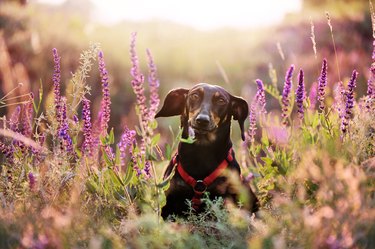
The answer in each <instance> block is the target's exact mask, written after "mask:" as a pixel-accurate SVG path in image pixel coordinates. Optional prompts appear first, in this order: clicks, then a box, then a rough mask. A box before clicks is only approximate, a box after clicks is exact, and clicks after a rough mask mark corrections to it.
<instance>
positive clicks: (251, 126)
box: [247, 95, 257, 144]
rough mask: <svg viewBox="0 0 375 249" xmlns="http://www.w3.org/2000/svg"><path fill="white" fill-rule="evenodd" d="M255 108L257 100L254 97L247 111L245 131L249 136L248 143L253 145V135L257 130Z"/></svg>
mask: <svg viewBox="0 0 375 249" xmlns="http://www.w3.org/2000/svg"><path fill="white" fill-rule="evenodd" d="M256 107H257V98H256V95H255V96H254V99H253V101H252V102H251V105H250V110H249V129H248V131H247V133H248V136H249V139H248V140H249V141H248V142H250V143H251V144H252V143H254V140H255V134H256V129H257V118H256Z"/></svg>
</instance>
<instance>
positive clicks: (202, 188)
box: [193, 180, 207, 194]
mask: <svg viewBox="0 0 375 249" xmlns="http://www.w3.org/2000/svg"><path fill="white" fill-rule="evenodd" d="M193 190H194V192H195V193H197V194H203V193H204V192H206V190H207V185H206V183H204V181H202V180H197V182H196V183H195V185H194V187H193Z"/></svg>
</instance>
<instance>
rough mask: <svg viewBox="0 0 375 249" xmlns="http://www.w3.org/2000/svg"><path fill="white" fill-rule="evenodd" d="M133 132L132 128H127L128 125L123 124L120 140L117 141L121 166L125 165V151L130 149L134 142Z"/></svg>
mask: <svg viewBox="0 0 375 249" xmlns="http://www.w3.org/2000/svg"><path fill="white" fill-rule="evenodd" d="M135 134H136V132H135V131H134V130H129V128H128V127H126V126H125V128H124V132H123V133H122V135H121V140H120V142H119V143H118V147H119V149H120V159H121V166H124V165H125V158H126V152H127V149H128V151H130V150H132V149H133V148H132V146H133V144H134V142H135Z"/></svg>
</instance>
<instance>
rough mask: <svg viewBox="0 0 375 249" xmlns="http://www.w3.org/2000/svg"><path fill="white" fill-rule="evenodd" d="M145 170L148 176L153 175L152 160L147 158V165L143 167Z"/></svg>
mask: <svg viewBox="0 0 375 249" xmlns="http://www.w3.org/2000/svg"><path fill="white" fill-rule="evenodd" d="M143 171H144V172H145V176H146V177H147V178H150V177H151V162H150V161H149V160H146V162H145V167H144V168H143Z"/></svg>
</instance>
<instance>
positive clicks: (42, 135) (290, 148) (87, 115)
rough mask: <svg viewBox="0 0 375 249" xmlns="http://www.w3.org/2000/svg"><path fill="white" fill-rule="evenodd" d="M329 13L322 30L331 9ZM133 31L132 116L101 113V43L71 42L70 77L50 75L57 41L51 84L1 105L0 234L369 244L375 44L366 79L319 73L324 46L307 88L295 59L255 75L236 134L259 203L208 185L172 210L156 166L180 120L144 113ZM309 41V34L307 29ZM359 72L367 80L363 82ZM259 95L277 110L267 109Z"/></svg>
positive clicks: (373, 233)
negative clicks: (177, 213) (168, 216)
mask: <svg viewBox="0 0 375 249" xmlns="http://www.w3.org/2000/svg"><path fill="white" fill-rule="evenodd" d="M372 17H373V18H374V13H372ZM373 20H374V19H373ZM328 25H329V26H330V28H331V34H332V26H331V24H330V19H329V16H328ZM138 35H139V37H137V33H132V35H131V37H130V59H131V70H130V76H131V87H132V89H133V91H134V95H135V97H136V110H135V114H136V115H137V119H138V120H139V122H138V125H137V126H136V127H128V126H125V127H123V132H122V134H115V132H114V129H113V128H112V127H110V126H109V121H110V119H111V107H112V105H113V103H111V96H110V87H111V85H110V77H111V76H110V75H111V72H108V71H107V69H106V62H105V53H104V51H103V50H101V48H100V45H98V44H92V45H90V47H89V48H88V49H86V50H84V51H82V52H81V56H80V58H77V60H79V67H78V68H77V69H76V71H75V72H74V73H72V75H71V79H69V80H62V78H61V77H62V75H63V74H62V72H61V67H60V65H61V59H63V57H64V54H63V53H59V48H54V49H53V50H52V51H51V58H53V62H54V71H53V78H52V79H51V80H52V82H53V91H51V92H50V93H45V92H44V91H43V86H42V84H41V85H40V90H39V94H37V95H34V94H27V95H25V96H23V97H24V98H26V100H25V101H23V102H22V103H21V104H19V105H17V106H16V108H14V110H13V111H12V113H11V114H10V115H8V117H6V116H4V117H2V118H1V119H0V127H1V128H0V152H1V153H0V205H1V206H0V248H374V247H375V192H374V191H375V118H374V117H375V50H374V53H373V54H372V55H368V56H369V57H371V56H372V60H373V62H374V63H373V64H372V65H368V75H366V76H365V77H366V78H367V82H360V81H358V78H359V77H358V72H357V71H356V70H355V69H354V70H353V71H352V72H341V74H342V76H344V80H343V81H339V82H330V75H329V74H328V67H332V68H337V70H338V71H339V69H340V65H338V63H337V61H328V60H327V59H323V60H322V62H321V66H320V71H319V72H318V73H317V75H314V76H311V75H310V77H313V78H314V77H315V78H316V82H315V83H313V84H311V87H310V88H309V89H306V87H305V77H304V76H305V75H304V71H303V69H299V68H298V65H290V66H289V68H288V70H287V71H286V72H285V80H284V81H283V82H278V80H277V77H276V72H275V70H273V69H272V68H271V69H270V72H269V74H270V79H271V80H270V81H269V83H267V84H265V83H263V81H264V82H266V80H267V79H264V80H261V79H257V80H256V81H255V82H254V83H255V84H256V86H257V92H256V94H255V96H253V98H252V99H248V100H247V101H248V102H249V103H250V115H249V128H248V132H247V135H246V141H245V142H241V141H234V144H235V147H236V152H237V157H238V158H237V159H238V161H239V162H240V164H241V167H242V172H243V175H244V176H245V177H247V179H248V181H249V184H251V186H252V188H253V189H255V190H256V191H255V192H256V194H257V196H258V198H259V199H260V201H261V210H260V211H259V213H257V214H256V215H253V216H250V215H249V214H248V213H247V212H246V211H244V210H242V209H241V208H240V207H235V206H232V205H227V204H224V202H223V200H221V199H218V200H215V201H211V200H209V199H205V200H204V201H205V202H206V203H207V206H208V207H209V208H208V209H207V211H206V212H204V213H202V214H199V215H196V214H194V212H193V211H191V213H189V216H188V218H187V219H179V218H176V219H175V221H173V222H172V221H164V220H163V219H162V218H161V217H160V210H161V207H162V206H163V205H164V204H165V196H164V191H165V190H166V189H167V188H168V187H169V185H168V184H169V182H168V179H167V180H163V179H162V172H163V168H164V167H165V166H166V165H167V163H168V161H169V160H170V159H171V157H172V156H173V153H174V151H175V149H176V146H177V144H178V143H179V142H180V133H178V132H177V133H178V134H175V133H176V132H173V131H174V129H170V131H171V133H172V134H171V135H170V137H172V139H171V141H167V143H165V138H162V135H161V133H160V131H159V128H158V122H157V121H156V120H155V119H154V115H155V113H156V111H157V109H158V108H159V101H160V96H159V87H160V82H159V79H158V75H157V67H156V65H157V63H156V62H155V61H154V58H153V56H152V53H151V51H150V50H147V51H146V55H147V57H146V58H145V59H146V60H147V64H148V69H149V70H148V72H147V73H144V72H142V70H141V67H140V61H141V60H143V59H144V58H143V57H138V53H137V47H136V45H137V38H138V39H142V34H141V33H140V34H138ZM374 38H375V37H374ZM312 41H313V43H312V47H314V48H315V45H314V36H313V33H312ZM332 42H333V44H335V43H334V39H333V35H332ZM374 46H375V42H374ZM318 52H319V51H318ZM155 59H157V58H155ZM93 69H97V70H98V72H99V77H100V80H101V90H102V96H101V102H100V108H99V111H98V113H94V110H95V109H94V108H93V106H92V102H91V101H90V97H91V95H90V92H91V90H92V87H93V86H92V85H90V84H89V83H88V79H89V77H90V76H93V74H94V72H95V70H93ZM338 74H339V75H340V72H338ZM267 81H268V80H267ZM62 82H68V84H67V85H62ZM329 82H330V83H329ZM359 84H361V85H367V93H366V94H365V95H364V96H358V95H357V93H356V86H357V85H359ZM278 85H282V86H283V87H282V91H279V90H278ZM309 85H310V84H309ZM329 86H334V87H333V88H332V87H331V88H329ZM19 87H22V86H21V85H19V86H17V87H16V89H17V88H19ZM16 89H13V90H11V91H10V92H8V93H6V94H5V95H4V96H2V97H1V99H0V105H1V106H7V103H8V101H9V100H11V99H12V98H14V92H15V91H16ZM269 101H276V102H277V103H279V107H278V110H272V111H270V110H269V109H267V103H268V102H269ZM43 105H45V106H47V108H43ZM117 137H118V138H119V141H118V142H116V140H117V139H116V138H117Z"/></svg>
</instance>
